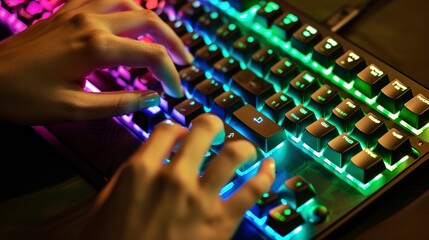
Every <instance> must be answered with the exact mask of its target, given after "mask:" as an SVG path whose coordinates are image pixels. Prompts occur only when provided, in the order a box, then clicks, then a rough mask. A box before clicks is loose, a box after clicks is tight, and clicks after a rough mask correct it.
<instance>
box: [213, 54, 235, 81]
mask: <svg viewBox="0 0 429 240" xmlns="http://www.w3.org/2000/svg"><path fill="white" fill-rule="evenodd" d="M213 67H214V71H213V75H214V77H215V79H216V80H218V81H220V82H221V83H226V84H228V83H229V81H230V80H231V77H232V75H234V74H236V73H237V72H238V71H240V70H241V66H240V63H239V62H238V61H237V60H235V59H234V58H233V57H231V56H229V57H225V58H222V59H220V60H219V61H217V62H216V63H215V64H214V66H213Z"/></svg>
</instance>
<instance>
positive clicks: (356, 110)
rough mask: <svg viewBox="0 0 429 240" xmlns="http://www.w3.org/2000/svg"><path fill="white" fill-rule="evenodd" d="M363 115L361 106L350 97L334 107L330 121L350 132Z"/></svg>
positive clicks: (342, 129)
mask: <svg viewBox="0 0 429 240" xmlns="http://www.w3.org/2000/svg"><path fill="white" fill-rule="evenodd" d="M363 117H364V112H363V110H362V108H361V106H359V105H358V104H356V103H355V102H353V100H351V99H350V98H346V99H344V101H342V102H341V103H340V104H338V105H337V106H336V107H335V108H334V109H332V114H331V116H330V117H329V121H330V122H332V124H334V125H335V126H336V127H338V128H339V129H340V130H341V131H344V132H349V131H351V130H352V129H353V127H354V125H355V124H356V123H357V121H359V120H360V119H361V118H363Z"/></svg>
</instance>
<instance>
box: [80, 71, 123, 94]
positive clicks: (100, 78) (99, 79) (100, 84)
mask: <svg viewBox="0 0 429 240" xmlns="http://www.w3.org/2000/svg"><path fill="white" fill-rule="evenodd" d="M87 79H88V81H90V82H91V83H92V84H93V85H94V86H95V87H96V88H98V89H99V90H100V91H121V90H124V86H121V85H120V84H119V83H118V82H117V81H116V79H115V78H114V77H113V76H112V75H110V74H109V73H108V72H106V71H103V70H96V71H94V72H92V73H91V74H90V75H89V76H88V78H87Z"/></svg>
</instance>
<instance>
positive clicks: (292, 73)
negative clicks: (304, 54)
mask: <svg viewBox="0 0 429 240" xmlns="http://www.w3.org/2000/svg"><path fill="white" fill-rule="evenodd" d="M298 74H299V69H298V66H297V65H296V64H295V63H293V62H292V61H291V60H290V59H288V58H286V57H285V58H282V59H281V60H280V61H278V62H277V63H276V64H275V65H274V66H272V67H271V68H270V71H269V73H268V80H269V81H270V82H272V83H274V84H275V85H277V86H280V88H281V89H286V88H287V87H288V86H289V82H290V81H291V80H292V79H293V78H295V77H296V76H298Z"/></svg>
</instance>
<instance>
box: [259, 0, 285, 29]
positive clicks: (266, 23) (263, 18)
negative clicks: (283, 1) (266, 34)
mask: <svg viewBox="0 0 429 240" xmlns="http://www.w3.org/2000/svg"><path fill="white" fill-rule="evenodd" d="M281 14H282V9H281V8H280V6H279V5H278V4H277V3H275V2H267V3H265V4H264V5H263V6H261V8H259V10H258V12H256V16H255V22H257V23H259V24H260V25H261V26H262V27H264V28H269V27H270V26H271V24H272V23H273V22H274V20H275V19H276V18H278V17H280V15H281Z"/></svg>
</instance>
